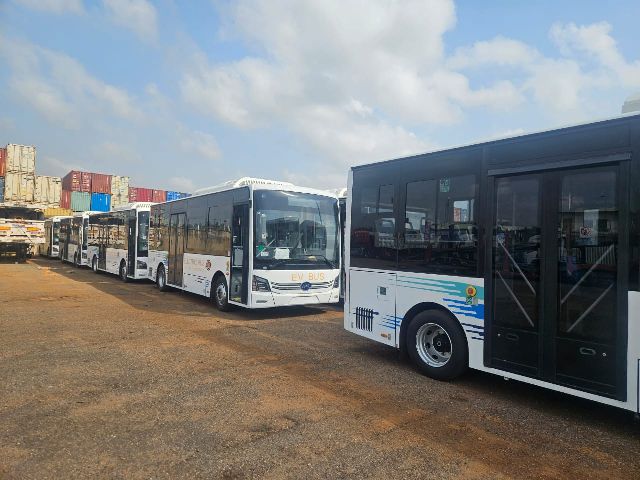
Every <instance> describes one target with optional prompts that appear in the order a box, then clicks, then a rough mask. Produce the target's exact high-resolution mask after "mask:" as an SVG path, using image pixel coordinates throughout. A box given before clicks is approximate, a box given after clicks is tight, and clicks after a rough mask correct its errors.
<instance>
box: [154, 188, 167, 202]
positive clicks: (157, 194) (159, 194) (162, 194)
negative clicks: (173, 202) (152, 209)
mask: <svg viewBox="0 0 640 480" xmlns="http://www.w3.org/2000/svg"><path fill="white" fill-rule="evenodd" d="M151 201H152V202H155V203H161V202H166V201H167V192H166V191H165V190H156V189H154V190H153V193H152V194H151Z"/></svg>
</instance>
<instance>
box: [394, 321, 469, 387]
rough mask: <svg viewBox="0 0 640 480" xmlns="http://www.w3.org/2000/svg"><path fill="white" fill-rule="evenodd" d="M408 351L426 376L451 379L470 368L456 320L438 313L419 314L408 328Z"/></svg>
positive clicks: (464, 340)
mask: <svg viewBox="0 0 640 480" xmlns="http://www.w3.org/2000/svg"><path fill="white" fill-rule="evenodd" d="M406 342H407V352H408V353H409V356H410V357H411V359H412V360H413V361H414V363H415V364H416V365H417V367H418V369H419V370H420V371H421V372H422V373H424V374H425V375H426V376H428V377H431V378H435V379H436V380H452V379H454V378H456V377H459V376H460V375H462V374H463V373H464V371H465V370H466V369H467V368H468V367H469V349H468V346H467V339H466V337H465V335H464V331H463V330H462V328H461V327H460V325H459V324H458V322H457V320H455V319H454V318H452V317H451V316H450V315H447V314H446V313H445V312H442V311H439V310H427V311H424V312H420V313H418V314H417V315H416V316H415V317H413V319H412V320H411V323H410V324H409V327H408V328H407V337H406Z"/></svg>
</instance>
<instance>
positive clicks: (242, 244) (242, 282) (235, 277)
mask: <svg viewBox="0 0 640 480" xmlns="http://www.w3.org/2000/svg"><path fill="white" fill-rule="evenodd" d="M231 225H232V227H231V228H232V230H231V281H230V284H229V300H232V301H234V302H238V303H243V304H246V303H247V297H248V283H249V205H248V204H242V205H234V206H233V216H232V223H231Z"/></svg>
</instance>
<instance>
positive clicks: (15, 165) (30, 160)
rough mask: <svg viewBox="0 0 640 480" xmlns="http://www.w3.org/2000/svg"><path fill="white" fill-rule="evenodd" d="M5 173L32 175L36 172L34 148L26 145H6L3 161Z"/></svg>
mask: <svg viewBox="0 0 640 480" xmlns="http://www.w3.org/2000/svg"><path fill="white" fill-rule="evenodd" d="M5 163H6V166H5V170H6V172H7V173H9V172H11V173H24V174H27V175H32V176H33V175H34V174H35V172H36V147H32V146H28V145H16V144H14V143H10V144H9V145H7V156H6V160H5Z"/></svg>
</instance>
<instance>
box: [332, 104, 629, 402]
mask: <svg viewBox="0 0 640 480" xmlns="http://www.w3.org/2000/svg"><path fill="white" fill-rule="evenodd" d="M638 185H640V115H637V114H636V115H631V116H624V117H621V118H616V119H611V120H606V121H601V122H595V123H591V124H585V125H579V126H575V127H568V128H562V129H558V130H554V131H550V132H543V133H538V134H531V135H525V136H520V137H516V138H510V139H505V140H497V141H492V142H487V143H482V144H478V145H472V146H468V147H461V148H455V149H451V150H446V151H440V152H434V153H429V154H424V155H417V156H414V157H409V158H401V159H398V160H392V161H387V162H381V163H377V164H372V165H365V166H361V167H354V168H352V169H351V171H350V173H349V185H348V188H349V192H348V198H347V227H346V232H347V234H346V238H345V242H346V259H345V261H346V272H347V291H346V301H345V317H344V327H345V329H346V330H348V331H350V332H353V333H355V334H358V335H361V336H363V337H366V338H369V339H371V340H375V341H378V342H381V343H384V344H386V345H390V346H392V347H396V348H399V349H402V350H404V351H406V352H407V353H408V355H409V356H410V358H411V359H412V360H413V361H414V362H415V363H416V364H417V366H418V367H419V369H420V370H421V371H422V372H424V373H425V374H426V375H428V376H431V377H433V378H436V379H452V378H455V377H457V376H459V375H460V374H462V373H463V372H464V371H465V369H467V368H468V367H470V368H473V369H477V370H482V371H485V372H490V373H493V374H497V375H500V376H503V377H505V378H511V379H516V380H519V381H522V382H526V383H530V384H534V385H538V386H541V387H545V388H549V389H552V390H556V391H559V392H564V393H567V394H571V395H575V396H577V397H582V398H586V399H590V400H594V401H597V402H601V403H603V404H608V405H613V406H616V407H620V408H623V409H627V410H632V411H634V412H639V411H640V406H639V399H640V395H639V391H638V389H639V388H640V385H639V378H640V240H639V236H640V233H639V232H640V231H639V225H640V222H639V221H638V219H639V218H640V189H639V188H638Z"/></svg>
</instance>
